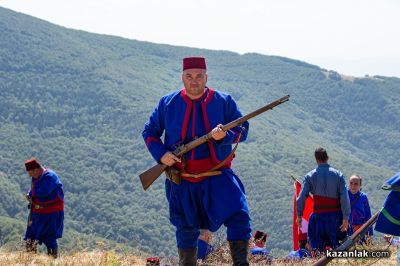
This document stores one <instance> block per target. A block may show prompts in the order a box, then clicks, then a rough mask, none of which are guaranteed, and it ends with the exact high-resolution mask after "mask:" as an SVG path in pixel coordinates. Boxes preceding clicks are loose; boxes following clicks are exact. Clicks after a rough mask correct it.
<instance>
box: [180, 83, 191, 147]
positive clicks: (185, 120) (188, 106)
mask: <svg viewBox="0 0 400 266" xmlns="http://www.w3.org/2000/svg"><path fill="white" fill-rule="evenodd" d="M181 97H182V99H183V100H184V101H185V103H186V110H185V117H184V118H183V124H182V129H181V139H182V142H184V141H185V138H186V132H187V128H188V123H189V115H190V110H191V109H192V101H191V100H190V99H189V97H188V96H187V95H186V89H185V88H183V89H182V90H181Z"/></svg>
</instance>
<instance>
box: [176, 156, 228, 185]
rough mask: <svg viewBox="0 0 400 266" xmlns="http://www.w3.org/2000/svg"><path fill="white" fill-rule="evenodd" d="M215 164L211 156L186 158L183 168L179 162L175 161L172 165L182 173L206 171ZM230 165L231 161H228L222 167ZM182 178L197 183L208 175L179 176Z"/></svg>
mask: <svg viewBox="0 0 400 266" xmlns="http://www.w3.org/2000/svg"><path fill="white" fill-rule="evenodd" d="M215 165H217V164H216V163H215V162H214V161H212V160H211V158H205V159H200V160H186V165H185V168H183V166H182V164H181V163H176V164H174V166H175V167H176V168H178V169H179V171H181V172H182V173H190V174H198V173H204V172H208V171H209V170H210V169H211V168H213V167H214V166H215ZM230 166H231V161H228V162H227V163H226V164H225V165H224V166H223V167H222V168H229V167H230ZM181 177H182V179H184V180H186V181H189V182H192V183H197V182H200V181H203V180H204V179H206V178H208V177H209V176H200V177H196V178H193V177H186V176H181Z"/></svg>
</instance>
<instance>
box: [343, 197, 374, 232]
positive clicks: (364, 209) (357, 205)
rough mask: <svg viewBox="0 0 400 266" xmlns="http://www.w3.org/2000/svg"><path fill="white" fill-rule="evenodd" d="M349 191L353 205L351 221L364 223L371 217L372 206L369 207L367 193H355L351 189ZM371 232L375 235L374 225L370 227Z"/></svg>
mask: <svg viewBox="0 0 400 266" xmlns="http://www.w3.org/2000/svg"><path fill="white" fill-rule="evenodd" d="M348 193H349V199H350V205H351V214H350V217H349V222H350V224H351V225H363V224H364V223H365V222H366V221H368V220H369V218H371V208H370V207H369V203H368V198H367V195H366V194H365V193H363V192H361V191H358V192H357V193H356V194H353V193H351V192H350V190H349V191H348ZM369 234H370V235H373V229H372V227H371V228H370V229H369Z"/></svg>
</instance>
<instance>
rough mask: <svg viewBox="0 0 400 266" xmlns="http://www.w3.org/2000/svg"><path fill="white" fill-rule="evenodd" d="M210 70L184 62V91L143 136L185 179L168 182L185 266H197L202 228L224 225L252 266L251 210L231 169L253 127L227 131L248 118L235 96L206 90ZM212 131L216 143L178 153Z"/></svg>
mask: <svg viewBox="0 0 400 266" xmlns="http://www.w3.org/2000/svg"><path fill="white" fill-rule="evenodd" d="M206 69H207V68H206V62H205V59H204V58H203V57H188V58H184V59H183V73H182V81H183V84H184V88H182V89H181V90H178V91H175V92H172V93H170V94H168V95H166V96H164V97H162V98H161V100H160V102H159V103H158V106H157V107H156V108H155V110H154V112H153V113H152V115H151V116H150V119H149V121H148V122H147V123H146V125H145V127H144V130H143V133H142V134H143V138H144V140H145V142H146V145H147V148H148V149H149V151H150V153H151V155H152V156H153V158H154V159H155V161H157V162H158V163H162V164H165V165H168V166H173V168H174V169H176V170H178V171H179V175H180V177H181V178H182V181H181V183H180V184H179V185H178V184H176V183H174V182H172V181H170V180H169V179H167V180H166V181H165V190H166V196H167V199H168V202H169V213H170V221H171V223H172V224H173V225H174V226H175V227H176V240H177V246H178V252H179V261H180V262H179V263H180V265H196V253H197V248H196V247H197V239H198V236H199V234H200V229H208V230H210V231H211V232H215V231H217V230H218V228H220V227H221V225H222V224H224V225H225V226H226V227H227V240H228V241H229V246H230V250H231V255H232V259H233V263H234V265H248V261H247V252H248V240H249V239H250V237H251V234H250V232H251V228H250V217H249V210H248V207H247V200H246V196H245V191H244V187H243V184H242V182H241V181H240V179H239V178H238V176H237V175H236V174H235V173H234V172H233V171H232V170H231V163H232V159H233V157H234V156H233V154H232V153H231V151H232V144H233V143H237V142H239V141H243V140H245V139H246V137H247V132H248V128H249V124H248V123H247V122H245V123H244V124H243V125H242V127H237V128H233V129H232V130H229V131H226V132H225V131H223V130H222V128H221V126H222V124H226V123H229V122H231V121H233V120H235V119H237V118H239V117H241V116H242V114H241V112H240V111H239V108H238V107H237V105H236V102H235V101H234V100H233V98H232V97H231V96H230V95H228V94H225V93H222V92H219V91H217V90H213V89H212V88H209V87H207V86H206V82H207V79H208V76H207V73H206ZM210 131H211V132H212V139H210V140H209V141H208V142H206V143H204V144H203V145H200V146H199V147H197V148H195V149H193V150H192V151H190V152H188V153H186V154H185V155H184V156H183V157H182V158H177V157H176V156H175V155H174V154H172V152H171V151H173V150H174V149H175V148H176V147H177V146H178V145H180V144H185V143H188V142H190V141H191V140H193V139H195V138H196V137H199V136H203V135H205V134H207V133H208V132H210ZM163 133H164V140H163V141H162V140H161V136H162V135H163ZM216 168H217V169H216Z"/></svg>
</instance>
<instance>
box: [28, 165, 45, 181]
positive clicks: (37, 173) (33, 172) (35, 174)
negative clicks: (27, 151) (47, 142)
mask: <svg viewBox="0 0 400 266" xmlns="http://www.w3.org/2000/svg"><path fill="white" fill-rule="evenodd" d="M28 175H29V176H31V177H33V178H34V179H37V178H39V177H40V176H41V175H42V170H41V169H40V168H36V169H33V170H29V171H28Z"/></svg>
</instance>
